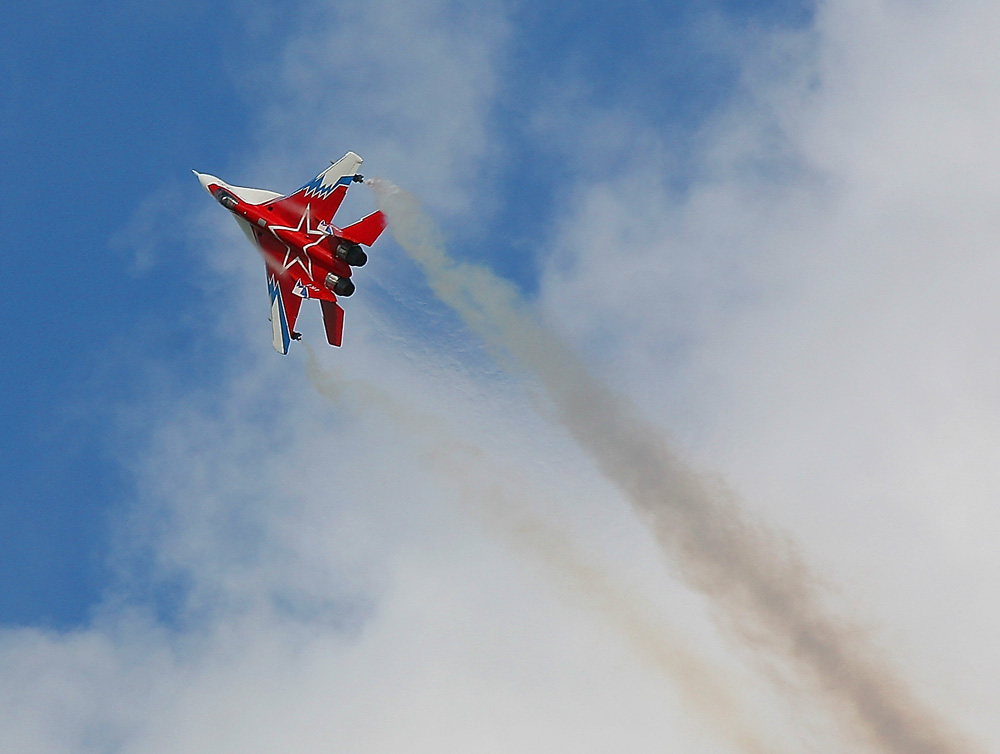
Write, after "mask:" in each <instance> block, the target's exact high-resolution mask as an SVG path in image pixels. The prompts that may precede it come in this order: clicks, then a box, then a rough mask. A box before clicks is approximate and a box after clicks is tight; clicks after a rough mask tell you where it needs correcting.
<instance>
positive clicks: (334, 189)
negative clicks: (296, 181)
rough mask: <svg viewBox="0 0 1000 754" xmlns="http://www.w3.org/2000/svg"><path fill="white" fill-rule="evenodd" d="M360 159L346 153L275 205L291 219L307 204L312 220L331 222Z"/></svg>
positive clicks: (301, 211) (298, 214)
mask: <svg viewBox="0 0 1000 754" xmlns="http://www.w3.org/2000/svg"><path fill="white" fill-rule="evenodd" d="M361 163H362V159H361V158H360V157H359V156H358V155H356V154H355V153H354V152H348V153H347V154H345V155H344V156H343V157H341V158H340V159H339V160H337V161H336V162H335V163H333V164H332V165H331V166H330V167H328V168H327V169H326V170H324V171H323V172H322V173H320V174H319V175H317V176H316V177H315V178H313V179H312V180H311V181H309V183H307V184H306V185H305V186H303V187H302V188H300V189H299V190H298V191H296V192H295V193H294V194H291V195H290V196H287V197H285V198H284V199H279V200H278V201H276V202H274V204H275V205H280V206H281V208H282V209H287V210H288V211H289V213H290V216H296V217H301V216H302V213H303V212H305V208H306V206H307V205H308V206H309V207H310V208H311V210H310V211H311V213H312V217H313V219H314V220H315V221H317V222H319V221H322V222H330V221H331V220H333V216H334V215H335V214H336V213H337V210H338V209H339V208H340V204H341V202H343V201H344V196H345V195H346V194H347V189H348V188H349V187H350V185H351V183H353V182H354V180H355V176H356V175H357V173H358V168H360V167H361Z"/></svg>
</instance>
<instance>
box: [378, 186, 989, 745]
mask: <svg viewBox="0 0 1000 754" xmlns="http://www.w3.org/2000/svg"><path fill="white" fill-rule="evenodd" d="M365 183H366V184H368V185H369V186H370V187H371V188H372V189H373V190H374V191H375V194H376V196H377V198H378V203H379V208H380V209H381V210H382V211H383V212H384V213H385V215H386V217H387V218H388V227H389V229H390V231H391V232H392V234H393V236H394V237H395V238H396V240H397V242H398V243H399V244H400V246H401V247H402V248H403V249H404V250H405V251H406V252H407V253H408V254H409V255H410V256H411V257H412V258H413V259H414V261H416V262H417V263H418V264H419V265H420V266H421V267H422V268H423V270H424V272H425V274H426V275H427V279H428V282H429V284H430V286H431V288H432V289H433V291H434V293H435V295H436V296H437V297H438V298H439V299H440V300H441V301H443V302H444V303H446V304H447V305H449V306H451V307H452V308H453V309H454V310H455V311H456V312H457V313H458V314H459V315H460V316H461V318H462V319H463V321H464V322H465V324H466V325H467V326H468V327H469V328H470V329H471V330H473V331H474V332H475V333H477V334H478V335H479V336H480V337H481V338H483V340H484V342H485V343H486V344H487V346H488V347H489V348H490V349H491V350H492V351H493V353H494V355H495V356H496V357H497V358H498V359H499V360H501V361H503V362H504V363H505V364H507V365H510V364H519V365H521V366H522V367H524V368H527V369H529V370H531V371H532V372H533V373H534V374H535V375H536V376H537V378H538V380H539V381H540V383H541V386H542V389H543V390H544V392H545V394H546V395H547V396H548V398H549V399H550V400H551V402H552V403H553V404H554V407H555V411H556V415H557V417H558V419H559V421H560V422H561V423H562V425H563V426H564V427H565V428H566V429H567V430H568V431H569V432H570V433H571V434H572V435H573V436H574V438H575V439H576V440H577V442H578V443H579V444H580V446H581V447H582V448H583V449H584V450H585V451H586V452H587V453H588V454H589V456H590V457H591V458H592V460H593V461H594V462H595V463H596V464H597V466H598V467H599V468H600V469H601V471H602V472H603V473H604V474H605V475H606V476H607V478H608V479H609V480H611V481H613V482H614V483H615V484H616V485H617V486H618V487H619V489H621V491H622V492H623V493H624V495H625V496H626V498H627V499H628V501H629V502H630V504H631V505H632V507H633V508H634V510H635V512H636V514H637V515H638V516H639V517H640V518H641V519H642V520H643V521H644V522H645V523H646V524H647V525H648V526H649V527H650V528H651V530H652V532H653V533H654V535H655V537H656V539H657V541H658V542H659V544H660V545H661V547H662V549H663V552H664V554H665V555H666V556H667V557H668V558H670V560H671V561H672V562H673V563H674V564H675V566H676V567H677V569H678V571H679V572H680V574H681V575H682V576H683V577H684V579H685V580H686V581H687V582H688V583H689V584H691V585H692V586H694V587H695V588H697V589H698V590H700V591H701V592H703V593H704V594H706V595H707V596H708V597H709V598H710V599H711V602H712V605H713V606H714V611H715V618H716V621H717V622H718V624H719V625H720V627H721V628H722V629H723V630H724V631H725V632H726V633H727V634H728V635H730V636H732V637H735V638H738V639H739V640H741V644H742V645H743V646H744V647H745V648H747V649H749V650H750V651H751V652H752V653H753V654H754V655H755V656H756V658H757V659H758V660H761V661H764V662H765V664H766V667H767V668H768V669H771V670H777V671H778V672H781V673H783V674H786V675H787V673H788V672H792V673H794V675H795V677H796V678H798V679H799V680H800V681H801V682H802V683H803V684H804V685H805V688H806V689H807V690H808V692H809V694H810V697H811V698H812V699H813V700H815V701H817V702H821V703H822V705H823V707H824V708H825V709H826V710H827V712H828V713H829V714H830V715H831V717H832V719H833V720H835V721H836V722H837V723H838V728H839V730H840V732H841V733H842V734H843V735H845V736H846V737H847V738H848V739H850V740H852V741H856V740H857V739H858V738H863V739H867V740H868V741H869V742H870V743H872V744H873V745H875V746H876V747H877V748H878V749H879V750H881V751H883V752H887V753H891V754H959V752H962V753H968V752H973V751H981V749H980V748H977V747H976V746H975V745H973V744H971V743H970V742H969V741H968V740H966V739H964V738H963V737H962V736H961V735H960V734H958V733H957V732H956V731H955V730H954V729H953V727H952V726H951V725H950V723H949V722H948V721H947V720H945V719H944V717H943V716H942V715H941V714H939V713H938V712H937V711H935V710H933V709H930V708H929V707H928V706H927V705H926V704H925V703H924V702H923V701H922V700H921V699H919V698H918V697H917V695H916V694H915V693H914V691H913V690H912V689H911V688H910V687H909V686H908V684H907V683H906V681H905V680H904V679H903V677H902V676H901V675H900V674H899V672H898V671H897V670H896V669H895V668H893V667H892V666H891V665H890V663H889V662H888V660H887V659H886V658H885V657H884V656H883V655H882V654H881V653H880V652H879V651H878V650H877V648H876V647H875V645H874V644H873V642H872V641H871V639H870V637H869V636H868V635H867V634H866V633H865V632H863V631H861V630H859V628H858V627H857V626H856V625H854V624H853V623H851V622H850V621H847V620H844V619H843V618H841V617H839V616H837V615H835V614H834V613H833V612H832V611H831V610H830V609H829V607H828V605H827V604H826V601H825V592H824V587H823V586H822V584H821V583H820V582H819V581H818V580H817V579H816V578H815V577H814V576H813V574H812V573H811V572H810V570H809V569H808V567H807V566H806V564H805V563H804V561H803V559H802V557H801V556H800V555H799V553H798V551H797V550H796V548H795V547H794V545H793V544H792V543H791V542H790V541H789V540H788V539H787V537H785V536H783V535H781V534H779V533H777V532H775V531H773V530H771V529H769V528H767V527H766V526H764V525H763V524H761V523H760V522H759V521H756V520H754V519H752V518H751V517H750V516H749V515H748V514H747V512H746V511H744V510H743V509H742V508H741V507H740V505H739V504H738V502H737V501H736V499H735V498H734V497H733V496H732V495H731V494H730V493H728V492H727V491H725V490H722V489H720V488H719V486H718V485H716V484H712V483H710V482H709V481H708V480H707V479H706V478H704V477H703V476H702V475H700V474H698V473H697V472H696V471H694V470H693V469H692V468H690V467H689V466H688V465H687V464H686V463H685V462H684V461H683V460H682V459H681V458H680V456H679V455H678V454H677V453H676V452H675V451H674V450H673V449H672V448H671V447H670V446H669V444H668V443H667V441H666V440H665V439H664V438H663V436H662V435H661V434H660V433H659V432H658V431H657V430H656V428H655V427H653V426H652V425H651V424H650V423H649V422H647V421H645V420H644V419H643V418H642V417H641V416H640V415H639V413H638V410H637V408H636V407H635V406H634V405H633V404H631V403H630V402H629V401H627V399H625V398H623V397H622V396H619V395H617V394H615V393H614V392H613V391H612V390H611V389H610V388H609V387H608V386H606V385H605V384H603V383H602V382H600V381H599V380H598V379H596V378H595V377H593V376H592V375H591V374H590V373H589V372H588V371H587V370H586V368H585V367H584V365H583V363H582V362H581V361H580V359H579V358H578V357H577V356H576V354H575V353H574V352H573V351H572V350H571V348H570V347H569V346H568V345H567V344H566V343H564V342H563V341H562V340H560V339H559V338H558V337H556V336H555V335H554V334H553V333H551V332H550V331H548V330H547V329H545V328H544V327H543V326H541V325H540V324H539V323H538V320H537V318H535V317H532V316H530V315H529V314H528V313H527V312H529V311H530V308H529V306H528V305H527V303H526V302H525V301H524V300H523V299H522V297H521V296H520V295H519V293H518V292H517V291H516V289H515V288H514V287H513V286H511V285H510V284H509V283H507V282H506V281H504V280H501V279H500V278H498V277H496V276H495V275H494V274H493V273H492V272H491V271H489V270H488V269H486V268H484V267H481V266H478V265H472V264H468V263H463V262H458V261H456V260H454V259H452V258H451V257H450V256H449V255H448V253H447V251H446V248H445V245H444V243H443V240H442V238H441V234H440V232H439V231H438V230H437V228H436V227H435V225H434V223H433V222H432V221H431V220H430V218H429V217H428V216H427V215H426V214H425V213H424V212H423V210H422V209H421V207H420V204H419V202H418V201H417V200H416V198H415V197H413V196H412V195H411V194H409V193H408V192H406V191H404V190H403V189H401V188H399V187H398V186H396V185H394V184H393V183H392V182H390V181H387V180H384V179H368V180H366V181H365Z"/></svg>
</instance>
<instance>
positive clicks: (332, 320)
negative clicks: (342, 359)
mask: <svg viewBox="0 0 1000 754" xmlns="http://www.w3.org/2000/svg"><path fill="white" fill-rule="evenodd" d="M319 304H320V306H322V307H323V326H324V327H325V328H326V339H327V340H328V341H329V343H330V345H331V346H340V345H342V344H343V342H344V310H343V309H341V308H340V304H338V303H336V302H334V301H326V300H321V301H320V302H319Z"/></svg>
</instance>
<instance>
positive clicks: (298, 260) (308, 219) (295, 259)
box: [270, 204, 329, 280]
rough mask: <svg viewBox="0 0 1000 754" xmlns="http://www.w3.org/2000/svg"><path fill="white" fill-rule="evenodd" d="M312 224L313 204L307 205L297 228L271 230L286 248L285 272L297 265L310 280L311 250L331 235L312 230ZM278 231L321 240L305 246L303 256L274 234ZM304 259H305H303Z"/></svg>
mask: <svg viewBox="0 0 1000 754" xmlns="http://www.w3.org/2000/svg"><path fill="white" fill-rule="evenodd" d="M311 224H312V205H311V204H307V205H306V211H305V212H303V213H302V217H301V218H300V219H299V224H298V225H297V226H296V227H294V228H293V227H291V226H290V225H271V226H270V230H271V231H272V233H273V234H274V237H275V238H277V239H278V241H280V242H281V245H282V246H284V247H285V259H284V261H283V262H282V263H281V269H282V270H283V271H286V270H289V269H291V268H292V267H294V266H295V265H296V264H297V265H299V267H301V268H302V270H303V271H304V272H305V273H306V274H307V275H308V276H309V279H310V280H312V279H313V271H312V257H311V256H309V249H311V248H312V247H313V246H316V245H317V244H319V243H321V242H322V241H323V239H324V238H326V237H327V236H328V235H329V234H328V233H324V232H323V231H322V230H319V228H318V227H316V228H311V227H310V225H311ZM303 226H304V227H303ZM277 230H290V231H293V232H295V233H305V235H306V236H319V238H317V239H316V240H315V241H313V242H312V243H308V244H306V245H305V246H303V247H302V254H296V253H295V252H294V251H293V250H292V247H291V246H289V245H288V244H287V243H285V242H284V241H283V240H282V239H281V237H280V236H278V234H277V233H274V231H277ZM303 257H304V259H303Z"/></svg>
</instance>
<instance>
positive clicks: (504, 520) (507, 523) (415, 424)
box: [306, 346, 778, 754]
mask: <svg viewBox="0 0 1000 754" xmlns="http://www.w3.org/2000/svg"><path fill="white" fill-rule="evenodd" d="M306 355H307V361H306V374H307V376H308V378H309V381H310V382H311V383H312V385H313V387H314V388H315V389H316V390H317V392H319V393H320V394H321V395H323V396H324V397H326V398H328V399H330V400H331V401H335V402H340V401H341V400H342V399H343V398H345V397H348V398H349V400H347V401H346V403H347V405H351V406H358V405H365V406H370V407H374V408H376V409H377V410H379V411H380V412H381V413H383V414H384V415H385V416H388V417H389V418H390V419H392V421H393V422H394V423H395V424H396V425H397V426H399V427H400V428H401V429H403V430H405V431H406V432H407V433H408V434H410V435H411V436H413V437H416V438H419V440H420V442H419V447H420V449H421V451H422V453H423V454H424V458H425V460H426V461H427V462H428V464H429V466H431V467H432V468H433V469H435V470H436V471H437V472H438V473H439V474H441V475H442V476H444V477H446V478H448V479H450V480H451V481H452V482H454V483H455V484H456V485H457V487H458V489H459V491H460V492H461V494H462V498H463V499H464V500H466V501H470V502H471V501H474V502H475V503H476V508H475V510H476V512H477V513H479V514H480V515H481V516H483V517H484V520H485V523H486V524H487V525H488V526H489V527H490V529H491V530H492V531H493V532H494V533H496V534H499V535H501V536H502V537H504V538H505V539H506V540H507V541H509V542H512V543H513V544H514V545H515V546H517V547H518V548H519V549H521V550H523V551H526V552H527V553H528V554H530V555H532V556H534V557H536V558H539V559H540V560H542V561H543V562H544V563H545V564H546V565H548V566H549V567H550V568H551V569H552V570H553V571H554V572H556V573H557V574H559V575H561V576H562V578H563V583H564V586H566V587H567V590H568V592H569V593H570V594H572V595H573V596H583V597H584V598H585V604H586V605H587V606H588V607H590V608H592V609H594V610H596V611H597V612H598V613H599V614H600V615H601V616H602V618H604V620H606V621H609V622H611V623H612V624H613V625H614V626H615V628H616V629H617V630H618V631H619V632H620V633H621V635H622V636H623V637H624V638H625V639H626V640H627V641H628V643H629V645H630V646H631V647H632V648H633V650H634V651H635V652H636V653H637V654H638V655H639V656H640V657H641V658H642V659H643V660H644V661H645V662H648V663H650V664H651V665H653V666H654V667H655V668H657V669H658V670H659V671H660V672H662V673H664V674H665V675H666V676H667V677H668V678H670V679H671V680H673V682H674V683H675V684H676V686H677V687H678V688H679V690H680V691H681V702H682V704H684V705H685V706H686V707H687V709H688V710H689V711H690V712H691V713H692V714H693V715H695V716H697V717H699V718H701V719H702V720H704V721H705V722H706V723H707V724H708V725H707V727H708V728H709V729H710V730H712V731H714V732H716V733H719V734H722V735H724V736H725V737H726V738H728V739H729V740H730V741H731V742H732V743H733V744H735V746H736V747H737V749H738V750H739V751H742V752H745V753H746V754H776V751H778V749H777V747H776V746H775V745H773V744H772V743H770V742H768V741H767V740H766V737H765V736H764V735H763V734H761V733H760V732H759V731H758V730H757V726H756V725H755V724H754V723H753V722H752V721H751V719H750V718H749V716H748V715H747V712H746V710H745V709H744V708H743V706H742V705H741V704H740V702H739V701H738V700H737V699H736V697H735V696H734V694H733V691H732V687H733V684H732V683H730V682H727V680H726V679H724V678H723V677H722V673H721V671H720V670H718V669H716V668H715V667H713V665H712V664H711V663H709V662H708V661H707V660H705V659H703V658H700V657H699V655H698V652H697V651H696V650H694V649H693V648H692V647H691V646H690V645H689V643H688V642H687V641H686V640H685V639H684V637H683V636H681V635H680V634H679V633H678V632H677V631H676V630H675V629H673V628H672V627H671V626H670V625H669V624H668V623H666V622H665V621H664V620H663V619H662V618H660V617H658V616H656V615H655V614H654V613H653V612H652V611H651V610H650V609H649V608H648V607H647V601H646V600H645V598H644V597H643V596H642V595H641V594H639V593H638V592H636V591H635V590H632V589H630V588H628V587H626V586H625V585H624V584H622V583H620V582H618V581H617V580H616V579H615V578H614V577H613V576H612V574H611V573H610V571H609V569H608V568H606V567H604V566H603V564H600V563H598V562H596V561H594V560H593V559H588V558H586V557H585V556H584V555H583V553H582V552H580V550H579V548H577V547H575V546H574V544H573V542H572V541H571V539H570V538H569V537H568V536H567V535H566V534H565V533H564V531H563V530H562V529H560V528H559V527H557V526H555V525H552V524H549V523H547V522H546V521H544V520H543V519H541V518H539V517H538V516H537V515H536V514H534V513H533V510H536V509H537V508H538V507H539V506H537V505H531V504H529V503H527V502H525V501H526V499H527V498H526V496H525V495H524V494H523V492H522V491H521V490H515V489H512V483H511V480H513V479H516V475H515V474H512V473H503V471H502V470H500V469H496V468H493V467H492V464H491V463H490V462H489V461H488V459H487V458H486V455H485V454H484V453H483V451H482V450H481V449H480V448H478V447H476V446H474V445H470V444H469V443H467V442H464V441H462V440H461V439H459V438H458V437H457V436H455V435H454V433H452V432H449V430H448V428H447V427H446V426H445V425H444V424H443V423H442V422H441V421H438V420H437V419H436V417H432V416H429V415H427V414H421V413H418V412H416V411H414V410H413V409H411V408H409V407H408V406H405V405H403V404H402V403H400V402H399V401H397V400H395V399H394V398H393V397H392V396H391V395H389V394H388V393H386V392H385V391H382V390H380V389H379V388H377V387H376V386H375V385H372V384H370V383H365V382H358V381H354V380H348V379H347V378H345V377H344V376H342V375H340V374H339V373H338V372H337V371H335V370H334V369H333V368H330V367H326V368H324V367H322V366H321V365H320V364H319V362H318V360H317V359H316V356H315V354H314V353H313V351H312V349H310V348H309V347H308V346H306ZM498 479H502V480H504V483H503V486H501V485H499V484H497V483H496V480H498Z"/></svg>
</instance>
